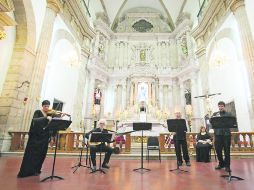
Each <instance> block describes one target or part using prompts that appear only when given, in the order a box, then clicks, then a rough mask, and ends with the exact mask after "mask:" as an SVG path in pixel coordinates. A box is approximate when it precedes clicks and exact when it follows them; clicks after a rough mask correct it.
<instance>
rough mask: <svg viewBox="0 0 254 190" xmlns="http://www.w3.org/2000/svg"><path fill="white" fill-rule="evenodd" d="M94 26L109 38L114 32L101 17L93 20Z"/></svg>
mask: <svg viewBox="0 0 254 190" xmlns="http://www.w3.org/2000/svg"><path fill="white" fill-rule="evenodd" d="M94 26H95V28H96V30H99V31H100V32H101V33H103V34H104V35H105V36H106V37H107V38H108V39H110V38H111V37H112V36H114V32H113V31H112V30H111V28H110V27H109V26H108V25H107V24H106V23H105V22H103V21H102V20H101V19H97V20H96V21H95V22H94Z"/></svg>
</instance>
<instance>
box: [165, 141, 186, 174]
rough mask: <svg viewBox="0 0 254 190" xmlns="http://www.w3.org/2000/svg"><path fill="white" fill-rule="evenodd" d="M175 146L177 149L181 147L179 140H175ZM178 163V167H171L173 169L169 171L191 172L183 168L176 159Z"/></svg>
mask: <svg viewBox="0 0 254 190" xmlns="http://www.w3.org/2000/svg"><path fill="white" fill-rule="evenodd" d="M175 146H176V147H177V149H178V148H180V147H179V146H178V140H176V141H175ZM178 151H179V150H178ZM176 165H177V167H176V168H175V169H171V170H169V171H170V172H173V171H179V172H189V171H187V170H183V169H181V168H180V166H179V162H178V159H176Z"/></svg>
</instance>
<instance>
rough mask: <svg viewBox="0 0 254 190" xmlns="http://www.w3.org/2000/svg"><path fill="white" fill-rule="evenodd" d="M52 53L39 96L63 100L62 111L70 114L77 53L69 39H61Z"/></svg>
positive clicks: (73, 95)
mask: <svg viewBox="0 0 254 190" xmlns="http://www.w3.org/2000/svg"><path fill="white" fill-rule="evenodd" d="M52 54H53V57H52V59H51V61H50V62H49V63H48V65H47V70H46V72H45V77H44V81H43V88H42V94H41V98H42V99H48V100H50V101H51V102H53V100H54V98H55V99H58V100H60V101H63V102H64V106H63V111H64V112H66V113H69V114H72V113H73V105H74V101H75V100H74V98H75V93H76V91H77V84H78V74H79V71H78V64H79V61H78V53H77V51H76V49H75V48H74V46H73V45H72V44H71V43H70V42H69V41H67V40H65V39H62V40H59V41H58V43H57V44H56V46H55V48H54V50H53V52H52ZM80 111H81V110H80Z"/></svg>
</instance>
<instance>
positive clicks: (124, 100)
mask: <svg viewBox="0 0 254 190" xmlns="http://www.w3.org/2000/svg"><path fill="white" fill-rule="evenodd" d="M126 94H127V87H126V83H123V84H122V110H125V109H126V105H127V104H126Z"/></svg>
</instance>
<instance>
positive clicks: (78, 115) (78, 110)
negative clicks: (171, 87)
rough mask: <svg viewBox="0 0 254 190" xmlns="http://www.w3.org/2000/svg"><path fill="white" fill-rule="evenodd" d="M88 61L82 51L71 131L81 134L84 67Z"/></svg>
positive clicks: (84, 82)
mask: <svg viewBox="0 0 254 190" xmlns="http://www.w3.org/2000/svg"><path fill="white" fill-rule="evenodd" d="M87 61H88V55H87V54H86V52H85V50H84V49H82V52H81V58H80V63H79V78H78V86H77V91H76V95H75V102H74V112H73V116H72V129H73V130H74V131H78V132H83V131H84V130H83V128H84V126H83V124H84V123H83V122H84V113H83V112H82V110H83V106H84V105H83V100H84V98H85V91H84V89H85V84H86V74H87V73H86V65H87Z"/></svg>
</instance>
